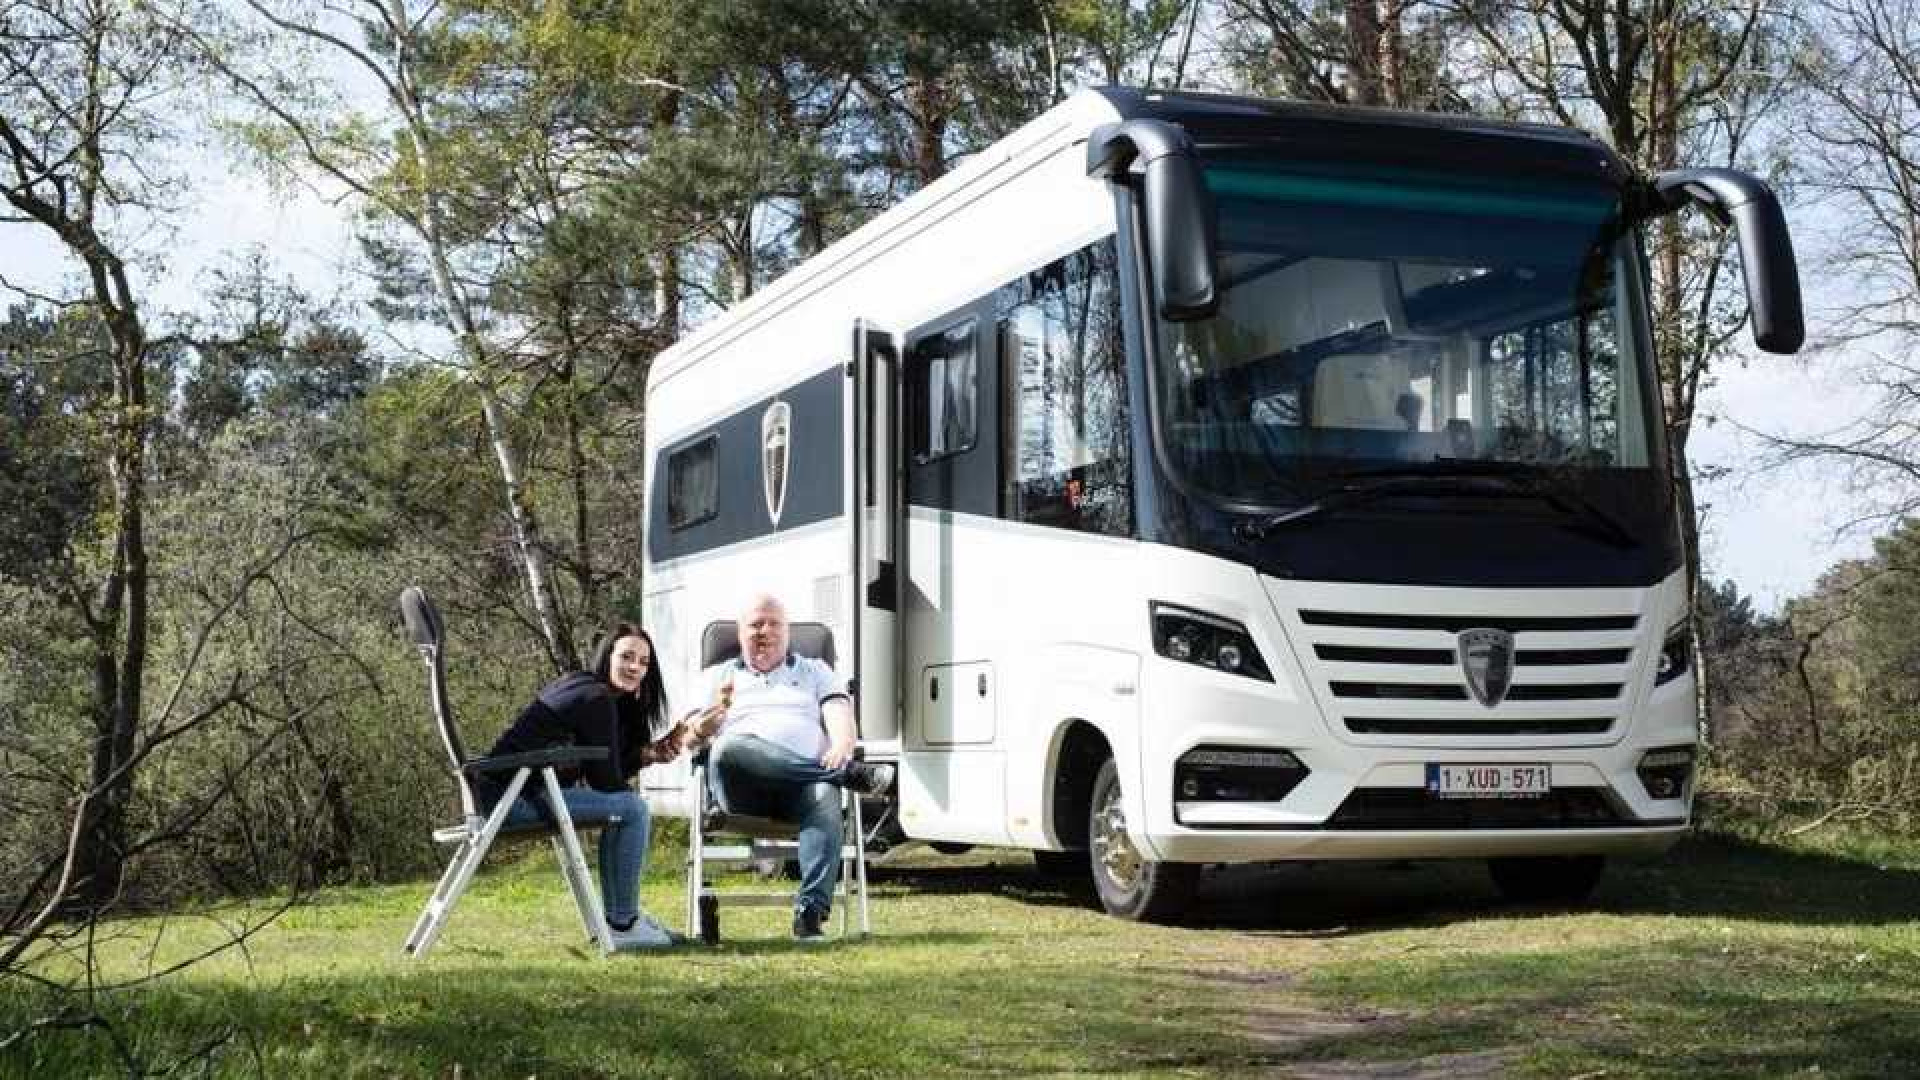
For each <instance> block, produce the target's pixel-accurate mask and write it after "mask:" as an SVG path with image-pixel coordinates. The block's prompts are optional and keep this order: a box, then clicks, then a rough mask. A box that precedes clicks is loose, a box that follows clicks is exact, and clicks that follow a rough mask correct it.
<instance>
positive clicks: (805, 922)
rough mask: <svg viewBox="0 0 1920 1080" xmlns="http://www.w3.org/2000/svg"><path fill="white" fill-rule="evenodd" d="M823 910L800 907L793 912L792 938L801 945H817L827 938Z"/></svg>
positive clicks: (825, 919)
mask: <svg viewBox="0 0 1920 1080" xmlns="http://www.w3.org/2000/svg"><path fill="white" fill-rule="evenodd" d="M826 922H827V916H826V913H825V912H820V911H815V910H813V909H812V908H801V909H800V910H799V911H796V912H794V913H793V940H795V941H797V942H799V943H800V944H802V945H819V944H821V943H823V942H825V941H826V940H827V932H826V930H825V929H823V927H824V926H825V925H826Z"/></svg>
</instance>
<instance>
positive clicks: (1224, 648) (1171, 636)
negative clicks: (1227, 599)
mask: <svg viewBox="0 0 1920 1080" xmlns="http://www.w3.org/2000/svg"><path fill="white" fill-rule="evenodd" d="M1152 610H1153V651H1154V652H1157V653H1159V654H1160V655H1161V656H1164V657H1166V658H1167V659H1169V660H1178V661H1180V662H1181V663H1184V664H1198V665H1200V666H1201V667H1207V668H1212V669H1214V670H1215V671H1224V672H1226V673H1227V674H1229V675H1244V676H1246V677H1247V678H1249V679H1260V680H1262V681H1264V682H1272V681H1273V673H1272V672H1271V671H1269V670H1268V669H1267V661H1266V659H1265V658H1264V657H1262V656H1261V655H1260V650H1259V649H1256V648H1254V646H1253V638H1252V637H1251V636H1250V635H1249V634H1248V633H1247V628H1246V627H1244V626H1241V625H1240V624H1239V623H1237V622H1234V621H1233V620H1232V619H1223V618H1221V617H1220V616H1218V615H1209V614H1207V613H1206V612H1204V611H1194V610H1192V609H1191V608H1183V607H1176V606H1174V605H1172V604H1161V603H1155V604H1154V605H1153V609H1152Z"/></svg>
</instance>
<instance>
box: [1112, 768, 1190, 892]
mask: <svg viewBox="0 0 1920 1080" xmlns="http://www.w3.org/2000/svg"><path fill="white" fill-rule="evenodd" d="M1126 826H1127V822H1126V817H1125V815H1124V814H1123V813H1122V811H1121V801H1120V770H1119V769H1118V768H1117V767H1115V765H1114V763H1113V759H1112V758H1108V759H1107V760H1106V761H1104V762H1102V763H1101V765H1100V773H1099V775H1098V776H1096V777H1095V778H1094V781H1093V799H1092V800H1091V801H1090V802H1089V803H1088V805H1087V854H1088V865H1089V873H1090V876H1091V877H1092V878H1093V890H1094V893H1095V894H1096V895H1098V896H1099V898H1100V906H1101V907H1103V908H1105V909H1106V910H1107V914H1109V915H1113V916H1116V917H1118V918H1122V919H1129V920H1132V921H1134V922H1160V923H1163V922H1173V921H1176V920H1178V919H1179V918H1180V917H1181V916H1183V915H1185V914H1186V911H1187V905H1188V904H1189V903H1190V902H1191V901H1192V899H1193V894H1194V890H1195V888H1196V887H1197V886H1198V885H1199V883H1200V867H1199V866H1198V865H1196V864H1194V863H1173V862H1156V861H1154V860H1152V859H1148V858H1146V857H1145V856H1143V855H1141V854H1140V850H1139V849H1138V848H1136V847H1134V846H1133V840H1132V839H1131V838H1130V837H1128V835H1127V827H1126Z"/></svg>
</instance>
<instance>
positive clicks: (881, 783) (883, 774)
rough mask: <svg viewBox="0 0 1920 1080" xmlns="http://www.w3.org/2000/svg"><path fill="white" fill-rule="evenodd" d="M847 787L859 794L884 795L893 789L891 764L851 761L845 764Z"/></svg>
mask: <svg viewBox="0 0 1920 1080" xmlns="http://www.w3.org/2000/svg"><path fill="white" fill-rule="evenodd" d="M847 787H848V788H849V789H850V790H852V791H854V792H856V793H858V794H861V795H872V796H879V795H885V794H886V793H887V792H889V791H892V790H893V766H891V765H887V764H880V765H870V764H868V763H867V762H864V761H856V762H853V763H852V764H850V765H848V766H847Z"/></svg>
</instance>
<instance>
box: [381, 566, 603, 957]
mask: <svg viewBox="0 0 1920 1080" xmlns="http://www.w3.org/2000/svg"><path fill="white" fill-rule="evenodd" d="M400 615H401V618H403V619H404V620H405V621H406V624H407V637H409V638H410V639H412V641H413V644H414V645H415V646H416V647H417V648H419V650H420V659H421V660H422V661H424V662H425V664H426V666H427V691H428V698H429V700H430V701H431V702H432V704H433V722H434V727H435V728H436V729H437V730H438V731H439V732H440V745H441V746H442V747H443V748H444V749H445V750H446V753H447V764H448V766H449V767H450V769H451V771H452V773H453V779H454V786H455V787H457V788H458V789H459V792H460V824H458V825H450V826H448V827H446V828H443V829H435V830H434V833H433V839H434V841H435V842H436V843H441V844H453V845H456V846H455V848H454V852H453V860H452V861H451V862H449V863H448V864H447V870H446V873H444V874H441V875H440V883H439V884H438V885H436V886H434V890H433V895H432V896H430V897H428V898H427V906H426V910H424V911H422V912H421V913H420V918H419V920H418V921H417V922H415V923H414V924H413V932H412V933H410V934H408V935H407V944H406V952H407V955H409V956H412V957H415V958H416V959H417V958H419V957H422V956H425V955H426V954H427V950H428V949H431V948H433V943H434V942H435V941H436V940H438V939H439V937H440V931H441V929H442V928H444V927H445V926H446V924H447V917H448V916H449V915H450V914H452V912H453V905H454V904H455V903H457V902H458V901H459V899H460V895H461V894H462V893H464V892H466V891H467V885H468V883H469V882H471V881H472V880H473V875H474V872H475V871H477V870H479V869H480V863H481V860H483V859H485V858H486V857H487V849H488V848H490V847H492V846H493V842H494V840H496V839H498V838H499V837H500V836H501V835H503V834H505V835H514V836H520V835H531V834H546V835H549V836H551V837H552V839H553V850H554V854H556V855H558V856H559V858H560V873H561V874H562V876H564V877H565V878H566V879H567V887H568V888H569V889H571V890H572V891H573V902H574V906H576V907H577V908H579V910H580V922H581V924H582V925H584V926H585V927H586V930H587V936H588V937H590V938H592V939H593V941H594V943H595V944H597V945H598V946H600V951H601V952H602V953H611V952H612V951H613V931H612V929H611V928H610V927H609V926H608V925H607V916H606V912H604V911H602V910H601V908H600V894H599V892H598V891H597V890H596V889H595V887H594V883H593V877H592V875H591V874H589V873H588V871H587V860H586V856H585V855H583V854H582V853H581V849H580V835H579V833H578V832H577V831H575V829H574V825H573V817H572V815H570V814H568V813H567V804H566V800H565V799H564V798H562V797H561V794H560V780H559V777H558V776H557V775H556V774H555V772H554V769H555V768H556V767H558V766H563V765H577V764H579V763H580V762H583V761H593V760H596V759H598V758H603V757H605V756H606V754H607V750H606V748H605V747H603V746H586V747H581V746H562V747H554V748H551V749H547V750H534V751H529V752H527V753H523V754H502V755H500V756H499V757H491V758H472V759H469V758H468V757H467V756H466V750H465V748H464V746H463V745H462V744H461V742H460V732H459V730H458V729H456V728H455V727H454V723H453V706H452V704H451V703H450V702H449V701H448V700H447V673H446V663H445V660H444V658H443V656H442V652H441V647H442V645H443V644H444V643H445V641H446V628H445V626H444V624H442V623H441V621H440V613H439V612H438V611H436V610H435V609H434V606H433V601H432V600H430V599H428V598H427V594H426V591H425V590H424V589H421V588H420V587H419V586H417V585H414V586H409V587H408V588H407V589H406V590H405V591H404V592H402V593H401V594H400ZM535 772H538V773H539V775H540V782H541V783H544V784H545V785H546V791H547V806H548V807H550V808H551V809H552V812H553V820H551V821H536V822H533V823H531V824H527V825H514V826H505V822H506V819H507V812H508V811H509V810H510V809H512V807H513V801H514V800H515V799H517V798H519V797H520V794H521V792H522V790H523V789H524V788H525V787H526V785H527V782H528V780H529V779H531V778H532V777H533V775H534V773H535ZM502 773H512V774H513V779H512V780H510V781H508V783H507V790H506V793H505V794H504V795H502V796H501V797H500V801H499V802H498V803H496V804H495V805H494V807H493V811H492V812H491V813H489V814H486V815H484V816H483V815H482V814H481V813H480V811H479V804H478V802H477V800H476V799H475V798H474V793H473V783H474V781H475V780H476V779H478V778H480V777H482V776H491V775H497V774H502Z"/></svg>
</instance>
